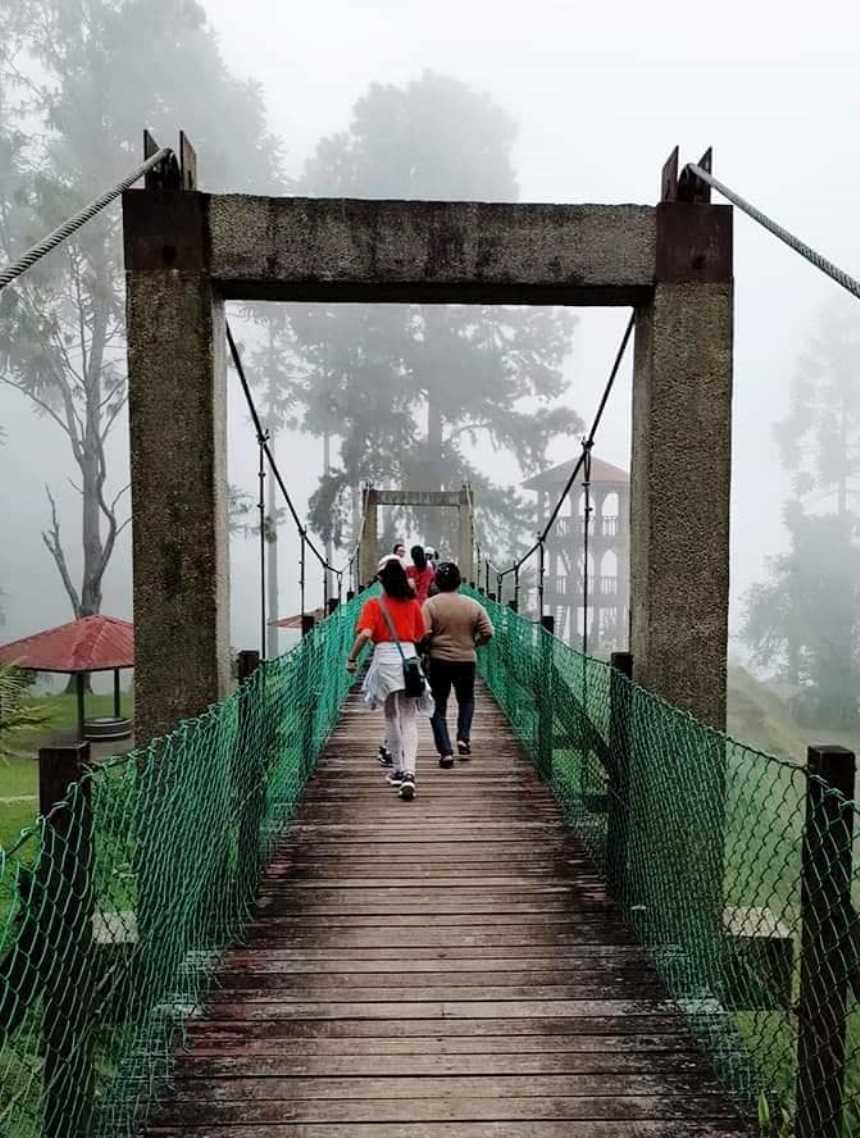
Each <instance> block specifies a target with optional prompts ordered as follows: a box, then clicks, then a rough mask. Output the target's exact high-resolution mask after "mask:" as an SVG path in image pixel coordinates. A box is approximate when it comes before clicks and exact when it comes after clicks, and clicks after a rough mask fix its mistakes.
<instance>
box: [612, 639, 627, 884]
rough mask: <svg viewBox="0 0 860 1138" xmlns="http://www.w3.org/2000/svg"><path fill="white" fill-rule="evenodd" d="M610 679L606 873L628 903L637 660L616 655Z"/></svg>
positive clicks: (621, 653)
mask: <svg viewBox="0 0 860 1138" xmlns="http://www.w3.org/2000/svg"><path fill="white" fill-rule="evenodd" d="M610 662H611V665H612V670H611V672H610V678H609V753H610V755H611V758H612V769H611V771H610V773H609V813H608V818H607V830H606V873H607V878H608V881H609V888H610V890H611V891H612V894H613V896H614V897H615V899H616V900H617V901H619V902H624V901H625V900H627V893H628V885H629V883H628V879H627V857H628V847H629V843H630V744H631V736H632V730H631V729H632V713H633V688H632V685H631V682H630V681H631V678H632V676H633V656H632V655H631V654H630V653H629V652H613V653H612V656H611V658H610Z"/></svg>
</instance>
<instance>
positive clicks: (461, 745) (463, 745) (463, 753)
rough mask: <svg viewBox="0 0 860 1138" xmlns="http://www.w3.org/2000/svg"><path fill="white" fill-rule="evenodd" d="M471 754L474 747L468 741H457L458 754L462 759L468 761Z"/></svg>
mask: <svg viewBox="0 0 860 1138" xmlns="http://www.w3.org/2000/svg"><path fill="white" fill-rule="evenodd" d="M471 753H472V746H471V744H470V743H469V741H468V739H458V740H457V754H458V755H459V756H460V758H461V759H468V757H469V756H470V755H471Z"/></svg>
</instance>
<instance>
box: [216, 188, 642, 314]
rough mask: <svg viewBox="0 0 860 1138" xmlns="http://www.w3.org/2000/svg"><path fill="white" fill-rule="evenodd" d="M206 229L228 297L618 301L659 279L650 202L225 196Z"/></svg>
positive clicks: (632, 296) (632, 299)
mask: <svg viewBox="0 0 860 1138" xmlns="http://www.w3.org/2000/svg"><path fill="white" fill-rule="evenodd" d="M209 227H210V233H211V242H212V262H211V273H212V276H213V277H214V278H215V279H216V280H218V281H219V283H220V285H221V288H222V290H223V293H224V295H225V296H226V297H227V298H230V297H234V296H235V297H241V298H244V299H248V298H250V299H254V298H259V299H266V300H307V301H311V300H318V301H322V300H350V301H404V302H407V301H408V302H410V303H419V302H422V301H426V302H433V301H441V302H450V301H451V300H452V299H454V298H453V297H452V293H451V290H452V288H456V289H457V296H456V300H457V302H458V303H470V302H474V303H480V304H508V303H512V304H517V303H519V304H616V305H618V304H633V303H635V302H636V301H637V300H639V299H641V298H642V297H643V295H644V294H645V293H647V291H648V289H649V288H650V287H651V285H652V283H653V280H654V267H655V210H654V209H653V207H651V206H640V205H533V204H502V203H485V202H419V201H375V200H356V199H336V198H316V199H313V198H264V197H249V196H245V195H233V194H230V195H219V196H217V197H212V198H210V199H209Z"/></svg>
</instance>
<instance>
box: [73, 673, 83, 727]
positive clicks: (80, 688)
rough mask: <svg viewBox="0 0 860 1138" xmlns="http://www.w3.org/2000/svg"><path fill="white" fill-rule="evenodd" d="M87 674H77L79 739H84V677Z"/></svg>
mask: <svg viewBox="0 0 860 1138" xmlns="http://www.w3.org/2000/svg"><path fill="white" fill-rule="evenodd" d="M85 676H86V672H75V689H76V691H77V695H78V738H79V739H83V737H84V677H85Z"/></svg>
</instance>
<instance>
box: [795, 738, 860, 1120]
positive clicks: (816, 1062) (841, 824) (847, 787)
mask: <svg viewBox="0 0 860 1138" xmlns="http://www.w3.org/2000/svg"><path fill="white" fill-rule="evenodd" d="M855 768H856V762H855V757H854V752H853V751H849V750H847V749H846V748H845V747H828V746H813V747H810V748H809V749H808V751H807V758H806V769H807V773H808V776H809V777H808V782H807V791H806V824H805V826H804V831H803V848H802V854H801V859H802V860H801V886H800V916H801V921H802V922H803V927H802V933H801V958H800V996H799V1000H798V1038H797V1110H796V1116H795V1129H794V1134H795V1138H841V1135H842V1115H843V1107H844V1092H845V1042H846V1031H847V1016H848V981H849V976H848V972H849V970H848V969H847V968H846V967H845V966H844V963H843V961H842V955H843V953H844V945H845V944H846V943H847V941H848V934H849V931H850V924H849V922H850V917H849V914H853V909H852V905H851V881H852V868H853V840H854V829H853V828H854V807H853V805H852V803H853V799H854V778H855Z"/></svg>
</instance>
